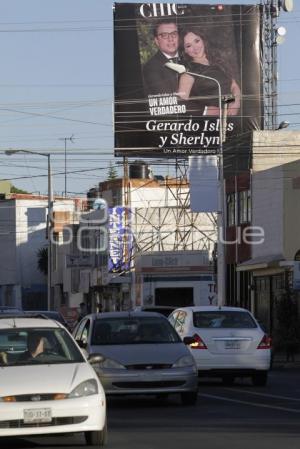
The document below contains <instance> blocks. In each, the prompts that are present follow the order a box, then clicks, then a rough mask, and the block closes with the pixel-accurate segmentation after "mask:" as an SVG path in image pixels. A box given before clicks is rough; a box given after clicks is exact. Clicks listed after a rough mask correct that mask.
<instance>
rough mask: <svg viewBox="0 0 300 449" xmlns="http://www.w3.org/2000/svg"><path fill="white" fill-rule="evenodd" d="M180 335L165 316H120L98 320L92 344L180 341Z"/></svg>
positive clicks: (95, 324)
mask: <svg viewBox="0 0 300 449" xmlns="http://www.w3.org/2000/svg"><path fill="white" fill-rule="evenodd" d="M178 342H181V340H180V338H179V336H178V335H177V333H176V332H175V330H174V329H173V327H172V326H171V325H170V323H169V322H168V321H167V320H166V319H165V318H159V317H149V318H148V317H132V318H128V317H120V318H102V319H100V320H96V321H95V323H94V327H93V333H92V342H91V343H92V345H128V344H141V343H143V344H144V343H178Z"/></svg>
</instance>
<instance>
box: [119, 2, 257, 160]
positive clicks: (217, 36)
mask: <svg viewBox="0 0 300 449" xmlns="http://www.w3.org/2000/svg"><path fill="white" fill-rule="evenodd" d="M260 23H261V13H260V9H259V6H258V5H222V4H219V5H208V4H197V5H189V4H175V3H122V4H121V3H116V4H115V5H114V48H115V54H114V78H115V79H114V87H115V116H114V119H115V123H114V125H115V156H128V157H130V156H142V157H168V158H172V157H188V156H193V155H210V154H216V153H217V152H218V150H219V149H220V144H221V142H222V143H223V142H225V140H226V142H227V143H228V142H229V143H230V142H232V143H233V142H234V141H235V140H238V139H240V138H242V139H244V138H247V136H249V137H250V134H251V131H252V130H253V129H260V128H261V117H262V115H263V110H262V101H261V63H260Z"/></svg>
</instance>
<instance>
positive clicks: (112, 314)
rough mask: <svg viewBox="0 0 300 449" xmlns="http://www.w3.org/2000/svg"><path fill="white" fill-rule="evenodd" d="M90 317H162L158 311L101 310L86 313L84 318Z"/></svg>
mask: <svg viewBox="0 0 300 449" xmlns="http://www.w3.org/2000/svg"><path fill="white" fill-rule="evenodd" d="M87 317H91V318H93V319H97V320H98V319H104V318H142V317H145V318H149V317H156V318H164V317H163V315H162V314H161V313H158V312H139V311H138V312H133V311H129V312H102V313H92V314H91V315H87V316H86V317H85V318H87Z"/></svg>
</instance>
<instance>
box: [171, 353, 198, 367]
mask: <svg viewBox="0 0 300 449" xmlns="http://www.w3.org/2000/svg"><path fill="white" fill-rule="evenodd" d="M184 366H195V360H194V359H193V357H192V356H191V355H184V356H183V357H180V359H178V360H176V362H175V363H173V365H172V367H173V368H182V367H184Z"/></svg>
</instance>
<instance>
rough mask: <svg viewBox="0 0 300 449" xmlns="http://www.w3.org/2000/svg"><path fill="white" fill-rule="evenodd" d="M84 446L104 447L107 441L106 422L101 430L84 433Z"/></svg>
mask: <svg viewBox="0 0 300 449" xmlns="http://www.w3.org/2000/svg"><path fill="white" fill-rule="evenodd" d="M84 435H85V440H86V444H87V445H88V446H104V445H105V444H106V441H107V422H106V420H105V424H104V427H103V429H102V430H93V431H90V432H84Z"/></svg>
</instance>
